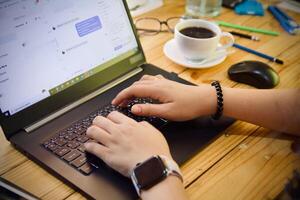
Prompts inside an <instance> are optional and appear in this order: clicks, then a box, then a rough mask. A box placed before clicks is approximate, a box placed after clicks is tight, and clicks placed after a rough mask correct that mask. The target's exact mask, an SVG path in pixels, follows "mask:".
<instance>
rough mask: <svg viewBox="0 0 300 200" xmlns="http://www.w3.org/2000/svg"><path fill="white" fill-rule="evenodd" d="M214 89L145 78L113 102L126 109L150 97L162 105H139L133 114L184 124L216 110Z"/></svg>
mask: <svg viewBox="0 0 300 200" xmlns="http://www.w3.org/2000/svg"><path fill="white" fill-rule="evenodd" d="M215 93H216V92H215V89H214V88H213V87H211V86H210V85H200V86H190V85H184V84H181V83H177V82H175V81H170V80H168V79H165V78H164V77H162V76H161V75H158V76H149V75H145V76H143V77H142V78H141V80H139V81H137V82H135V83H134V84H133V85H131V86H130V87H128V88H126V89H124V90H123V91H121V92H120V93H119V94H118V95H117V96H116V97H115V99H114V100H113V101H112V104H114V105H124V104H126V102H127V101H128V100H129V99H131V98H133V97H149V98H152V99H155V100H158V101H159V102H160V104H136V105H134V106H132V108H131V112H132V113H134V114H135V115H140V116H156V117H161V118H165V119H168V120H173V121H185V120H190V119H194V118H197V117H199V116H202V115H210V114H213V113H214V112H215V110H216V94H215Z"/></svg>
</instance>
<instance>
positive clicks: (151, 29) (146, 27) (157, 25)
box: [135, 17, 186, 35]
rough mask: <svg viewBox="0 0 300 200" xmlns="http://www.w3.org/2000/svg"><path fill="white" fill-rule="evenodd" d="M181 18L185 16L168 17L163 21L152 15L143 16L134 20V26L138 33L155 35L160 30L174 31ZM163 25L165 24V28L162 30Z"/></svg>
mask: <svg viewBox="0 0 300 200" xmlns="http://www.w3.org/2000/svg"><path fill="white" fill-rule="evenodd" d="M183 19H186V17H170V18H168V19H166V20H165V21H161V20H159V19H157V18H153V17H145V18H140V19H138V20H136V22H135V27H136V29H137V31H138V34H139V35H156V34H158V33H160V32H171V33H174V29H175V25H176V24H177V23H178V22H180V20H183ZM163 25H166V26H167V29H165V30H163V29H162V26H163Z"/></svg>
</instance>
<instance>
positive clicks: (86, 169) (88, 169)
mask: <svg viewBox="0 0 300 200" xmlns="http://www.w3.org/2000/svg"><path fill="white" fill-rule="evenodd" d="M79 171H81V172H82V173H84V174H86V175H89V174H90V173H91V172H92V171H93V167H92V166H91V165H90V164H89V163H85V164H84V165H82V166H81V167H80V168H79Z"/></svg>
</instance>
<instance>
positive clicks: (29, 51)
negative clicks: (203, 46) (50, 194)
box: [0, 0, 233, 200]
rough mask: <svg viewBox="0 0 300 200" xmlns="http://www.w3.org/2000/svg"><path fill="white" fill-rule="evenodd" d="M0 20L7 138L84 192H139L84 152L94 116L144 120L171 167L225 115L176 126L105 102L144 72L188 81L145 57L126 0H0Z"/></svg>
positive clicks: (120, 195) (0, 104) (2, 116)
mask: <svg viewBox="0 0 300 200" xmlns="http://www.w3.org/2000/svg"><path fill="white" fill-rule="evenodd" d="M0 26H1V31H0V109H1V110H0V120H1V127H2V129H3V132H4V134H5V136H6V138H7V140H9V141H10V142H11V143H12V144H13V145H14V146H15V148H16V149H18V150H19V151H21V152H22V153H24V154H25V155H26V156H28V158H30V159H31V160H33V161H35V162H36V163H38V164H39V165H40V166H42V167H43V168H45V169H46V170H48V171H49V172H50V173H52V174H53V175H54V176H56V177H57V178H59V179H61V180H62V181H64V182H65V183H67V184H69V186H71V187H73V188H74V189H75V190H76V191H80V192H81V193H82V194H84V195H85V196H86V197H87V198H91V199H114V200H116V199H135V198H137V194H136V192H135V190H134V187H133V185H132V183H131V181H130V180H129V179H128V178H125V177H123V176H121V175H120V174H118V173H117V172H115V171H114V170H112V169H110V168H109V167H108V166H106V165H105V163H103V162H102V161H101V160H99V159H98V158H96V157H95V156H92V155H89V154H86V153H85V152H84V150H83V149H82V145H83V143H85V142H87V141H88V140H89V139H88V138H87V137H86V135H85V131H86V129H87V127H88V126H89V125H90V124H91V121H92V120H93V118H94V117H95V116H97V115H103V116H106V115H107V114H108V113H109V112H111V111H112V110H118V111H120V112H122V113H124V114H126V115H128V116H129V117H132V118H134V119H135V120H137V121H142V120H146V121H149V122H150V123H152V124H153V125H154V126H155V127H157V128H158V129H159V130H160V131H161V132H162V133H163V134H164V135H165V137H166V138H167V140H168V142H169V144H170V148H171V152H172V154H173V156H174V159H175V160H176V161H177V162H178V163H179V164H182V163H183V162H185V161H186V160H187V159H189V158H191V157H192V156H193V155H194V154H195V153H197V152H199V151H200V150H201V148H203V147H204V146H205V145H206V144H208V142H209V141H211V140H212V139H213V138H214V137H216V136H217V135H218V134H219V133H220V132H221V131H222V130H224V129H225V128H226V127H228V126H229V125H230V124H231V123H232V122H233V120H232V119H229V118H222V119H221V120H218V121H214V120H212V119H211V118H210V117H209V116H208V117H203V118H199V119H196V120H192V121H188V122H181V123H175V122H170V121H167V120H164V119H159V118H156V117H148V118H144V117H137V116H134V115H132V114H131V113H130V109H129V108H126V107H125V108H119V107H116V106H112V105H111V104H110V102H111V100H112V99H113V98H114V97H115V96H116V95H117V94H118V93H119V92H120V91H121V90H123V89H124V88H126V87H128V86H130V85H131V84H132V83H133V82H135V81H137V80H139V79H140V78H141V77H142V76H143V75H145V74H148V75H157V74H162V75H163V76H164V77H166V78H169V79H172V80H174V81H178V82H181V83H184V84H191V83H189V82H187V81H185V80H183V79H181V78H179V77H178V76H177V75H176V74H174V73H169V72H166V71H164V70H162V69H160V68H158V67H155V66H153V65H151V64H147V63H146V59H145V56H144V53H143V50H142V47H141V44H140V42H139V40H138V37H137V34H136V31H135V28H134V25H133V22H132V19H131V17H130V13H129V10H128V7H127V5H126V1H125V0H124V1H122V0H89V1H84V0H77V1H72V0H64V1H59V0H52V1H39V0H23V1H16V0H7V1H0ZM151 101H152V100H151V99H147V98H146V99H134V100H133V102H132V103H133V104H134V103H136V102H142V103H149V102H150V103H151ZM199 101H201V99H199Z"/></svg>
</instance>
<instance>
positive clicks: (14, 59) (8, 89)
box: [0, 0, 138, 116]
mask: <svg viewBox="0 0 300 200" xmlns="http://www.w3.org/2000/svg"><path fill="white" fill-rule="evenodd" d="M0 27H1V30H0V108H1V112H2V113H3V114H4V115H6V116H11V115H14V114H15V113H18V112H20V111H22V110H24V109H26V108H27V107H29V106H32V105H34V104H36V103H38V102H40V101H42V100H44V99H46V98H49V97H50V96H53V95H56V94H58V93H60V92H62V91H64V90H65V89H67V88H69V87H71V86H73V85H76V84H78V83H80V82H81V81H83V80H84V79H87V78H88V77H90V76H92V75H93V74H96V73H99V72H100V71H102V70H104V69H106V68H108V67H110V66H112V65H113V64H114V63H116V62H118V61H120V60H122V59H125V58H127V57H130V56H131V55H133V54H135V53H136V52H137V51H138V44H137V42H136V38H135V35H134V32H133V30H132V27H131V24H130V20H129V18H128V16H127V13H126V9H125V7H124V5H123V2H122V0H109V1H105V0H89V1H85V0H76V1H73V0H63V1H61V0H22V1H21V0H0Z"/></svg>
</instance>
